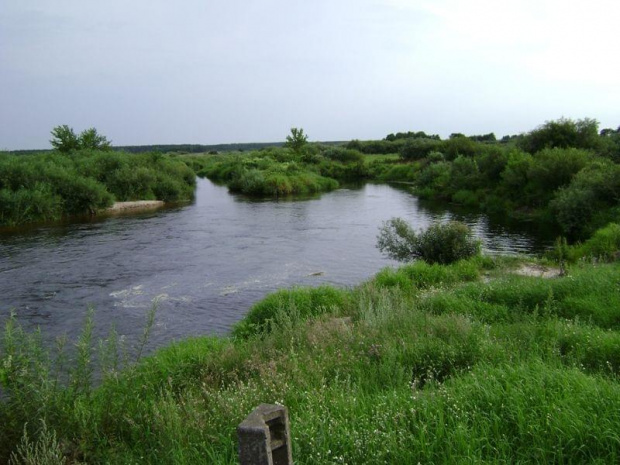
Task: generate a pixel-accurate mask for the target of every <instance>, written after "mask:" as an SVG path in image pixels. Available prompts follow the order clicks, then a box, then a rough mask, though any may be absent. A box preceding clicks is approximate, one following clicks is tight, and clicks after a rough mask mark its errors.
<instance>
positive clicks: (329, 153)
mask: <svg viewBox="0 0 620 465" xmlns="http://www.w3.org/2000/svg"><path fill="white" fill-rule="evenodd" d="M323 156H324V157H325V158H328V159H330V160H334V161H339V162H342V163H360V162H363V161H364V155H362V154H361V153H360V152H359V151H357V150H353V149H347V148H343V147H331V148H328V149H327V150H325V151H324V152H323Z"/></svg>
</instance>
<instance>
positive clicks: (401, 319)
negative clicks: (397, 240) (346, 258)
mask: <svg viewBox="0 0 620 465" xmlns="http://www.w3.org/2000/svg"><path fill="white" fill-rule="evenodd" d="M518 262H519V260H518V259H514V258H512V259H503V258H497V259H495V258H494V259H492V258H488V257H478V258H476V259H472V260H469V261H462V262H458V263H455V264H453V265H449V266H440V265H426V264H423V263H413V264H409V265H405V266H404V267H401V268H400V269H397V270H394V269H385V270H382V271H381V272H380V273H378V274H377V276H376V277H375V278H373V279H371V280H369V281H368V282H366V283H363V284H362V285H360V286H358V287H356V288H353V289H348V290H342V289H333V288H330V287H319V288H315V289H303V288H296V289H291V290H282V291H279V292H276V293H274V294H271V295H269V296H267V297H266V298H265V299H264V300H263V301H261V302H259V303H257V304H256V305H255V306H254V307H253V308H252V309H251V310H250V312H249V313H248V316H247V317H246V319H245V320H243V321H242V322H240V323H239V324H238V325H237V327H236V328H235V330H234V334H235V337H233V338H193V339H188V340H186V341H182V342H180V343H177V344H173V345H171V346H169V347H167V348H164V349H161V350H159V351H158V352H157V353H155V354H154V355H152V356H150V357H146V358H144V359H142V360H141V361H140V362H139V363H138V364H137V365H131V364H128V366H126V367H125V369H123V370H118V369H108V370H107V371H106V372H105V373H106V376H105V377H104V379H103V381H102V383H101V384H100V385H99V386H98V387H96V388H93V387H88V386H87V385H86V384H85V383H82V384H77V385H76V384H75V383H72V382H71V379H75V378H76V377H78V373H82V375H80V376H79V378H80V379H84V378H85V376H84V373H86V374H87V373H89V372H90V371H89V370H90V368H89V366H91V365H90V364H89V363H85V362H86V361H87V359H92V355H89V352H88V350H87V349H86V347H87V345H88V331H87V330H86V331H85V332H84V335H83V337H82V338H81V340H80V341H78V343H79V344H78V347H81V349H79V350H78V352H77V354H76V357H77V360H75V361H73V362H70V361H69V360H68V359H67V360H66V362H65V363H64V366H66V367H71V370H70V371H69V378H68V380H69V382H68V383H65V382H64V381H63V380H65V379H66V376H65V377H63V376H60V377H56V376H57V375H56V374H55V373H56V368H58V363H56V362H55V360H56V359H57V357H55V356H54V355H53V354H47V353H46V351H45V350H43V349H42V348H41V345H40V344H39V343H38V342H37V337H36V335H35V336H32V335H28V334H26V333H24V332H23V331H21V330H20V329H18V328H19V327H18V325H17V323H16V322H15V321H13V320H11V322H10V323H9V324H10V326H9V327H7V331H5V336H4V342H3V345H2V352H1V353H0V361H1V363H2V364H1V365H0V367H1V368H0V374H1V377H0V379H1V380H2V381H1V382H2V387H3V392H4V393H5V394H8V397H6V396H5V397H4V398H3V400H2V402H1V403H0V425H1V426H0V461H6V460H7V459H8V455H9V454H10V453H11V452H13V453H16V452H20V451H21V453H22V455H23V454H26V455H28V454H30V455H33V454H34V453H35V452H34V450H35V446H38V447H39V448H40V449H41V450H42V451H41V450H40V451H39V454H42V453H46V454H48V455H53V453H54V452H55V451H56V452H57V451H58V450H59V449H60V450H62V451H64V452H65V453H67V457H68V458H69V459H71V460H79V461H83V462H87V463H198V462H207V463H218V464H219V463H222V464H234V463H237V456H236V439H235V429H236V426H237V425H238V424H239V423H240V422H241V421H242V420H243V418H244V417H245V416H246V415H247V414H248V413H249V412H251V411H252V410H253V409H254V408H255V407H256V406H257V405H258V404H260V403H281V404H284V405H286V406H287V407H288V408H289V412H290V417H291V432H292V437H293V455H294V459H295V462H296V463H299V464H316V463H350V464H353V463H355V464H363V463H373V464H374V463H418V462H420V463H550V462H551V463H617V462H618V460H619V459H620V433H619V431H620V385H619V378H618V376H619V370H620V333H619V332H618V323H619V322H620V301H619V299H620V288H619V283H620V265H618V264H605V265H592V264H580V265H575V266H573V267H572V268H571V269H570V275H569V276H568V277H566V278H556V279H549V280H545V279H542V278H528V277H523V276H514V275H512V274H511V273H510V270H511V269H514V267H515V265H517V264H518ZM483 277H484V278H485V279H484V280H483V279H482V278H483ZM11 325H12V326H11ZM86 329H88V324H87V327H86ZM109 340H110V341H112V342H113V338H110V339H109ZM11 341H12V342H11ZM7 342H8V344H7ZM17 346H19V347H21V349H19V350H17V349H16V347H17ZM113 346H114V345H113V344H112V343H108V345H107V346H106V347H107V349H106V351H104V353H107V354H108V357H107V358H106V360H110V359H111V357H110V354H113V353H114V351H113V350H111V349H110V348H111V347H113ZM20 354H21V355H20ZM112 358H113V357H112ZM80 360H82V362H84V363H82V362H80ZM18 362H19V363H18ZM76 367H77V368H76ZM86 377H87V376H86ZM24 425H25V426H24ZM43 425H44V426H43ZM24 427H25V430H26V433H27V441H26V442H24V437H25V436H24ZM20 444H21V446H20ZM24 444H26V445H29V447H30V449H28V447H26V446H24ZM24 451H25V452H24ZM28 451H30V452H28Z"/></svg>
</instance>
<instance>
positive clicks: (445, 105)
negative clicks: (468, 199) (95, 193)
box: [0, 0, 620, 150]
mask: <svg viewBox="0 0 620 465" xmlns="http://www.w3.org/2000/svg"><path fill="white" fill-rule="evenodd" d="M619 19H620V2H618V1H617V0H589V1H583V0H580V1H574V0H518V1H517V0H506V1H502V0H468V1H464V0H461V1H457V0H435V1H433V0H305V1H302V0H245V1H241V0H178V1H176V2H172V1H169V0H106V1H94V0H55V1H49V0H0V107H1V109H2V110H1V111H0V150H1V149H9V150H11V149H28V148H48V147H49V142H48V140H49V138H50V135H49V132H50V130H51V129H52V128H53V127H54V126H57V125H60V124H68V125H70V126H72V127H73V128H74V129H75V130H76V131H78V132H79V131H81V130H83V129H86V128H88V127H92V126H94V127H96V128H97V129H98V130H99V132H101V133H102V134H104V135H106V136H107V137H108V138H109V139H111V140H112V142H113V144H114V145H141V144H158V143H159V144H172V143H197V144H212V143H227V142H250V141H256V142H258V141H281V140H284V138H285V136H286V135H287V134H288V133H289V129H290V128H291V127H293V126H294V127H303V128H304V130H305V132H306V133H307V134H308V135H309V137H310V139H311V140H349V139H353V138H357V139H373V138H383V137H385V136H386V135H387V134H388V133H390V132H397V131H409V130H415V131H419V130H423V131H426V132H429V133H438V134H440V135H442V136H444V137H445V136H447V135H449V134H450V133H452V132H464V133H466V134H481V133H488V132H495V134H496V135H497V136H502V135H505V134H514V133H519V132H525V131H528V130H531V129H533V128H534V127H536V126H537V125H539V124H542V123H543V122H545V121H546V120H550V119H557V118H559V117H562V116H564V117H569V118H583V117H591V118H596V119H597V120H599V121H600V123H601V127H614V128H615V127H617V126H618V125H620V53H618V50H617V47H618V43H620V40H619V39H620V32H618V31H619V29H618V20H619Z"/></svg>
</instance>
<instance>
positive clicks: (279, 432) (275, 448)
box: [237, 404, 293, 465]
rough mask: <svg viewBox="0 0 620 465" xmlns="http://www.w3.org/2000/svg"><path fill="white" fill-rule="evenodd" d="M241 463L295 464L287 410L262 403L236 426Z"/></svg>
mask: <svg viewBox="0 0 620 465" xmlns="http://www.w3.org/2000/svg"><path fill="white" fill-rule="evenodd" d="M237 436H238V437H239V461H240V463H241V465H292V464H293V454H292V450H291V428H290V425H289V421H288V411H287V409H286V407H283V406H281V405H269V404H261V405H259V406H258V407H257V408H256V409H255V410H254V411H253V412H252V413H250V414H249V415H248V416H247V417H246V419H245V420H243V422H242V423H241V424H240V425H239V426H238V427H237Z"/></svg>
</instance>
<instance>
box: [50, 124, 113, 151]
mask: <svg viewBox="0 0 620 465" xmlns="http://www.w3.org/2000/svg"><path fill="white" fill-rule="evenodd" d="M50 143H51V144H52V147H54V149H56V150H58V151H59V152H63V153H69V152H72V151H75V150H81V149H90V150H109V149H110V142H109V141H108V139H107V138H106V137H105V136H103V135H101V134H99V133H97V130H96V129H95V128H89V129H85V130H84V131H82V132H81V133H80V135H79V136H78V135H76V134H75V132H74V131H73V128H70V127H69V126H67V125H66V124H63V125H62V126H56V127H55V128H54V129H52V139H51V140H50Z"/></svg>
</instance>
